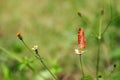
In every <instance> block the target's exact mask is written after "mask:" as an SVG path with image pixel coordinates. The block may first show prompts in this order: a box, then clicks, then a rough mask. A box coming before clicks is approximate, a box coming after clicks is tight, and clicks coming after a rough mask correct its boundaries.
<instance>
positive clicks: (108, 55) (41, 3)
mask: <svg viewBox="0 0 120 80" xmlns="http://www.w3.org/2000/svg"><path fill="white" fill-rule="evenodd" d="M119 4H120V0H113V1H112V0H111V1H110V0H0V80H16V79H17V80H52V77H51V76H50V75H49V73H48V72H47V71H46V70H45V69H44V67H43V66H42V65H41V64H40V63H39V61H38V60H37V59H36V58H35V57H34V55H32V54H31V53H30V52H29V51H28V50H27V49H26V47H25V46H24V45H23V44H22V43H21V41H20V40H19V39H17V37H16V33H17V32H21V35H22V36H23V39H24V41H25V42H26V44H27V45H28V46H29V47H30V48H32V47H33V46H34V45H35V44H37V45H38V46H39V53H40V55H41V56H42V57H43V59H44V61H45V62H46V64H47V65H48V67H49V68H50V70H51V71H52V72H54V73H55V74H56V76H57V77H58V78H59V79H60V80H80V78H81V76H82V74H81V70H80V64H79V56H78V55H76V54H75V53H74V49H75V48H77V30H78V28H80V27H83V28H84V30H85V36H86V40H87V46H86V48H85V50H86V53H85V54H84V55H83V57H82V59H83V68H84V72H85V74H86V75H87V76H88V77H92V78H95V68H96V54H97V48H98V43H97V41H96V39H95V37H94V36H95V35H96V33H98V27H99V14H100V12H101V9H104V15H103V22H102V31H103V30H104V29H105V27H106V25H107V24H108V23H109V21H110V20H111V13H112V19H113V18H115V17H117V16H120V5H119ZM111 10H112V12H111ZM77 12H80V13H81V14H82V18H81V17H80V16H78V15H77ZM27 64H30V65H31V66H32V68H33V70H32V69H30V68H29V67H28V66H27ZM114 64H115V65H116V69H115V71H114V73H112V75H109V74H110V70H109V68H110V69H111V66H112V65H114ZM99 74H100V75H102V76H103V78H104V80H119V79H120V76H119V74H120V17H117V19H115V20H113V21H112V22H111V25H110V26H109V28H108V30H107V31H106V32H105V35H104V37H103V39H102V43H101V60H100V73H99ZM88 80H90V79H88ZM91 80H92V79H91Z"/></svg>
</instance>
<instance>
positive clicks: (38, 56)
mask: <svg viewBox="0 0 120 80" xmlns="http://www.w3.org/2000/svg"><path fill="white" fill-rule="evenodd" d="M21 41H22V42H23V44H24V45H25V47H26V48H27V49H28V50H29V51H30V52H31V53H33V51H32V50H31V49H30V48H29V47H28V46H27V44H26V43H25V42H24V40H21ZM35 52H36V55H37V56H35V57H36V58H37V59H39V60H40V62H41V63H42V65H43V66H44V67H45V68H46V69H47V71H48V72H49V73H50V74H51V76H52V77H53V78H54V79H55V80H57V78H56V76H55V75H54V74H53V73H52V72H51V71H50V70H49V68H48V67H47V66H46V65H45V63H44V62H43V60H42V58H41V56H40V55H39V53H38V50H37V49H36V50H35Z"/></svg>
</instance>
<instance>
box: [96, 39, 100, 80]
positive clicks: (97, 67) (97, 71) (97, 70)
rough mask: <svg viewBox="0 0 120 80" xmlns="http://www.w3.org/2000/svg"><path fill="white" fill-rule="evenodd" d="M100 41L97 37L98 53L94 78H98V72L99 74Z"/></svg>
mask: <svg viewBox="0 0 120 80" xmlns="http://www.w3.org/2000/svg"><path fill="white" fill-rule="evenodd" d="M100 43H101V40H100V39H98V53H97V66H96V80H98V79H99V78H98V74H99V63H100Z"/></svg>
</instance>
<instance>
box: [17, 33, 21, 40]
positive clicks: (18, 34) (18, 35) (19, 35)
mask: <svg viewBox="0 0 120 80" xmlns="http://www.w3.org/2000/svg"><path fill="white" fill-rule="evenodd" d="M16 35H17V37H18V38H19V39H20V40H23V38H22V36H21V34H20V32H18V33H17V34H16Z"/></svg>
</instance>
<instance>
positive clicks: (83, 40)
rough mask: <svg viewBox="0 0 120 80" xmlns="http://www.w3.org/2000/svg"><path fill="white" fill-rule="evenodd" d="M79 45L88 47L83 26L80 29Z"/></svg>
mask: <svg viewBox="0 0 120 80" xmlns="http://www.w3.org/2000/svg"><path fill="white" fill-rule="evenodd" d="M78 46H79V47H80V48H85V47H86V39H85V36H84V29H83V28H79V29H78Z"/></svg>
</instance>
